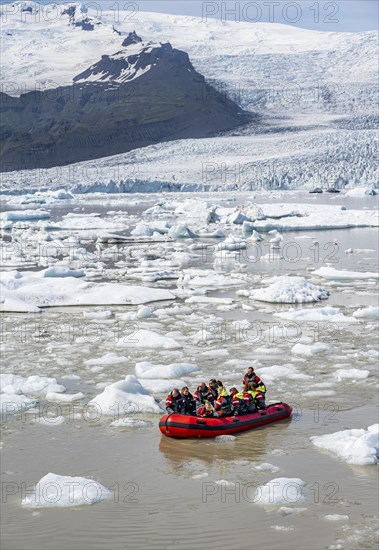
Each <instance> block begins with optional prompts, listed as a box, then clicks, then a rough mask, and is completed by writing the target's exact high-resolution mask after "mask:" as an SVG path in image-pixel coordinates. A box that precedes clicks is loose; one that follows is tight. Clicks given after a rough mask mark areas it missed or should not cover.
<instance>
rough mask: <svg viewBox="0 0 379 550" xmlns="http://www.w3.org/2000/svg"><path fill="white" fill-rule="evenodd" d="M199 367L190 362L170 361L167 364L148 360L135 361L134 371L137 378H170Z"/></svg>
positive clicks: (197, 369)
mask: <svg viewBox="0 0 379 550" xmlns="http://www.w3.org/2000/svg"><path fill="white" fill-rule="evenodd" d="M199 370H200V368H199V367H198V366H197V365H194V364H192V363H170V364H169V365H157V364H153V363H150V362H148V361H141V362H140V363H136V366H135V372H136V376H137V377H138V378H149V379H155V378H163V379H170V378H176V377H180V376H185V375H187V374H190V373H192V372H195V371H199Z"/></svg>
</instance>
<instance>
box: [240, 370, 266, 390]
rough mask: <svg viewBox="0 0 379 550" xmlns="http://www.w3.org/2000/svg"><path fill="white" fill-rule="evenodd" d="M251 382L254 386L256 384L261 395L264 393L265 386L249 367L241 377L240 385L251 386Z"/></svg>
mask: <svg viewBox="0 0 379 550" xmlns="http://www.w3.org/2000/svg"><path fill="white" fill-rule="evenodd" d="M252 382H255V384H257V387H258V388H259V391H261V392H262V393H266V386H265V385H264V383H263V382H262V380H261V379H260V378H259V376H258V375H257V374H255V371H254V369H253V367H249V368H248V369H247V373H246V374H245V376H244V377H243V381H242V384H243V385H245V384H251V383H252Z"/></svg>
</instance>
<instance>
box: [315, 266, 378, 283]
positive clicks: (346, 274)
mask: <svg viewBox="0 0 379 550" xmlns="http://www.w3.org/2000/svg"><path fill="white" fill-rule="evenodd" d="M313 275H318V276H319V277H323V278H324V279H328V280H330V281H354V280H365V279H379V273H373V272H370V271H366V272H364V271H346V270H342V269H341V270H338V269H335V268H334V267H320V269H317V270H316V271H313Z"/></svg>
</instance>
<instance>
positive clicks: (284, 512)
mask: <svg viewBox="0 0 379 550" xmlns="http://www.w3.org/2000/svg"><path fill="white" fill-rule="evenodd" d="M306 511H307V508H289V507H287V506H281V507H280V508H279V510H278V514H280V515H281V516H290V515H292V514H301V513H302V512H306Z"/></svg>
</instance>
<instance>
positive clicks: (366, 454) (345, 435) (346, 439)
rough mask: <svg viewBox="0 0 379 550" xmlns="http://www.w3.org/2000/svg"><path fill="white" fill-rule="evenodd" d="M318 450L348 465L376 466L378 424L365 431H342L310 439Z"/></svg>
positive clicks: (378, 441)
mask: <svg viewBox="0 0 379 550" xmlns="http://www.w3.org/2000/svg"><path fill="white" fill-rule="evenodd" d="M310 440H311V441H312V443H313V444H314V445H315V446H316V447H319V448H320V449H325V450H327V451H329V452H331V453H333V454H335V455H337V456H338V457H339V458H341V459H342V460H344V461H345V462H347V463H348V464H357V465H365V464H377V462H378V456H379V424H373V425H372V426H369V427H368V428H367V430H364V429H352V430H342V431H340V432H335V433H332V434H326V435H315V436H312V437H311V438H310Z"/></svg>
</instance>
